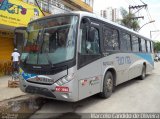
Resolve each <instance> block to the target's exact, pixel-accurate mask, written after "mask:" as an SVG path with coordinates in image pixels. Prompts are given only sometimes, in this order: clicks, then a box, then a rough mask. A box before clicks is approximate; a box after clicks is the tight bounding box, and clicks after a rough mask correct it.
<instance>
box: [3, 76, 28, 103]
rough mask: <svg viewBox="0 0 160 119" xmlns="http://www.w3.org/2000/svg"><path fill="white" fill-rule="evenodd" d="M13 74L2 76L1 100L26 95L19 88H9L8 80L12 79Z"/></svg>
mask: <svg viewBox="0 0 160 119" xmlns="http://www.w3.org/2000/svg"><path fill="white" fill-rule="evenodd" d="M11 79H12V78H11V76H1V77H0V101H3V100H6V99H10V98H14V97H18V96H22V95H26V94H25V93H23V92H22V91H21V90H20V89H19V88H9V87H8V80H11Z"/></svg>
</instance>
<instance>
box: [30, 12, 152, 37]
mask: <svg viewBox="0 0 160 119" xmlns="http://www.w3.org/2000/svg"><path fill="white" fill-rule="evenodd" d="M63 15H80V17H83V16H88V17H92V18H95V19H98V20H101V21H103V22H106V23H109V24H112V25H114V26H117V27H119V28H121V29H124V30H126V31H128V32H131V33H133V34H136V35H138V36H140V37H142V38H145V39H147V40H151V39H149V38H147V37H144V36H143V35H141V34H139V33H138V32H136V31H133V30H132V29H129V28H127V27H125V26H122V25H120V24H117V23H115V22H112V21H110V20H108V19H105V18H103V17H100V16H98V15H96V14H94V13H89V12H85V11H73V12H69V13H61V14H54V15H49V16H45V17H42V18H39V19H36V20H33V21H31V22H30V23H32V22H34V21H39V20H43V19H48V18H52V17H57V16H63Z"/></svg>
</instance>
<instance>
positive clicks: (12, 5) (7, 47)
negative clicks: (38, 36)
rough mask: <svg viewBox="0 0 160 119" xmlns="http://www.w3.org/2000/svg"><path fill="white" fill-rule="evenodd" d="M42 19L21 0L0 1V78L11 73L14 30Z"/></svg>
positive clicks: (37, 11) (35, 8)
mask: <svg viewBox="0 0 160 119" xmlns="http://www.w3.org/2000/svg"><path fill="white" fill-rule="evenodd" d="M39 17H42V13H41V12H40V11H39V9H38V7H37V6H34V5H31V4H27V3H25V2H24V1H23V0H0V76H1V75H5V74H9V73H11V53H12V52H13V49H14V29H15V27H19V26H27V24H28V22H30V21H31V20H34V19H36V18H39Z"/></svg>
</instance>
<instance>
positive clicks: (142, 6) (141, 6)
mask: <svg viewBox="0 0 160 119" xmlns="http://www.w3.org/2000/svg"><path fill="white" fill-rule="evenodd" d="M146 7H147V4H144V5H136V6H131V5H129V13H130V12H131V9H138V10H137V11H136V12H135V13H137V12H138V11H140V10H141V9H142V8H146ZM135 13H134V14H135ZM140 18H142V19H144V16H139V17H133V18H131V19H137V20H138V19H140Z"/></svg>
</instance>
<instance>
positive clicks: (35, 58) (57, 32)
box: [21, 16, 78, 65]
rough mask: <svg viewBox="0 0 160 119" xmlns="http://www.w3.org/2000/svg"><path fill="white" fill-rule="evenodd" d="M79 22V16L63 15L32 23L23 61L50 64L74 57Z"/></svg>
mask: <svg viewBox="0 0 160 119" xmlns="http://www.w3.org/2000/svg"><path fill="white" fill-rule="evenodd" d="M77 23H78V17H77V16H61V17H55V18H50V19H43V20H39V21H35V22H32V23H30V24H29V26H28V28H27V33H28V37H27V39H26V41H25V43H24V48H23V52H22V55H21V62H22V63H26V64H34V65H50V64H57V63H61V62H65V61H67V60H70V59H73V58H74V54H75V42H76V29H77Z"/></svg>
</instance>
